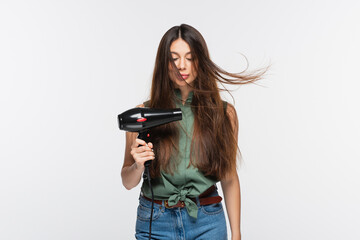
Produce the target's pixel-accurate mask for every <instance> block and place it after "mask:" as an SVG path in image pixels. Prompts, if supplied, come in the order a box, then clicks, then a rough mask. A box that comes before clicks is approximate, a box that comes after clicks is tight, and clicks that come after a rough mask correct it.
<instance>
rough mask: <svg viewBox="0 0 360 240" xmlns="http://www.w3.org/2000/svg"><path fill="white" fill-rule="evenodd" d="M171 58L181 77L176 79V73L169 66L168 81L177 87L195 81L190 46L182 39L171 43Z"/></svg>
mask: <svg viewBox="0 0 360 240" xmlns="http://www.w3.org/2000/svg"><path fill="white" fill-rule="evenodd" d="M170 52H171V56H172V58H173V60H174V63H175V65H176V67H177V69H178V70H179V72H180V74H181V77H182V78H180V79H179V77H177V74H176V71H173V67H172V65H171V64H169V69H170V79H171V80H172V81H173V82H174V83H175V85H176V86H177V87H183V86H187V85H190V86H192V82H193V81H194V80H195V78H196V76H197V74H196V71H195V66H194V62H193V59H192V56H191V51H190V46H189V44H187V42H185V41H184V40H183V39H181V38H178V39H176V40H175V41H174V42H172V44H171V46H170Z"/></svg>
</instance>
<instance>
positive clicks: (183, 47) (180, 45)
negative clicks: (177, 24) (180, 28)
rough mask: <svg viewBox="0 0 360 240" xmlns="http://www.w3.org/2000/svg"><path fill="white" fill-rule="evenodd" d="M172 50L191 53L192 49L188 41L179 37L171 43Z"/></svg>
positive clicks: (172, 51)
mask: <svg viewBox="0 0 360 240" xmlns="http://www.w3.org/2000/svg"><path fill="white" fill-rule="evenodd" d="M170 52H171V53H178V54H190V53H191V50H190V46H189V44H188V43H187V42H185V41H184V40H183V39H181V38H178V39H176V40H175V41H173V42H172V43H171V45H170Z"/></svg>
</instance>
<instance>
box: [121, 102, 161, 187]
mask: <svg viewBox="0 0 360 240" xmlns="http://www.w3.org/2000/svg"><path fill="white" fill-rule="evenodd" d="M137 107H144V105H138V106H137ZM136 137H137V133H134V132H126V146H125V156H124V164H123V167H122V169H121V178H122V183H123V185H124V187H125V188H126V189H128V190H130V189H132V188H133V187H136V186H137V185H138V184H139V182H140V180H141V175H142V173H143V172H144V169H145V167H144V163H145V162H146V161H148V160H153V159H154V158H155V155H154V153H153V151H152V148H153V145H152V143H148V144H146V142H145V141H143V140H141V139H137V138H136Z"/></svg>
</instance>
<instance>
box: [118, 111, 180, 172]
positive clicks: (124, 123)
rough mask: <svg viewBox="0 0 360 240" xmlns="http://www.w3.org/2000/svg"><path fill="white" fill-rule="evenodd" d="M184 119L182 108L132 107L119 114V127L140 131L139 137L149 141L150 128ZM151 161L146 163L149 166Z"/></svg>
mask: <svg viewBox="0 0 360 240" xmlns="http://www.w3.org/2000/svg"><path fill="white" fill-rule="evenodd" d="M181 119H182V112H181V109H180V108H175V109H155V108H132V109H129V110H127V111H125V112H123V113H121V114H119V115H118V122H119V128H120V129H121V130H125V131H128V132H138V133H139V134H138V138H139V139H142V140H144V141H145V142H146V143H148V142H149V139H150V132H149V129H150V128H153V127H157V126H160V125H163V124H166V123H170V122H174V121H178V120H181ZM149 164H150V161H147V162H146V163H145V165H146V166H149Z"/></svg>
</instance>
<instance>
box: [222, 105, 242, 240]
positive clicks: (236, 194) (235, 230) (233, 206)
mask: <svg viewBox="0 0 360 240" xmlns="http://www.w3.org/2000/svg"><path fill="white" fill-rule="evenodd" d="M227 114H228V116H229V118H230V121H231V124H232V127H233V129H234V134H235V137H236V141H237V138H238V131H239V124H238V118H237V115H236V110H235V108H234V107H233V106H232V105H231V104H228V106H227ZM221 188H222V190H223V193H224V198H225V205H226V211H227V214H228V217H229V222H230V228H231V239H232V240H241V231H240V215H241V194H240V182H239V177H238V174H237V171H236V169H234V171H233V172H232V173H230V174H229V175H228V176H227V177H226V178H225V179H223V180H221Z"/></svg>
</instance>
